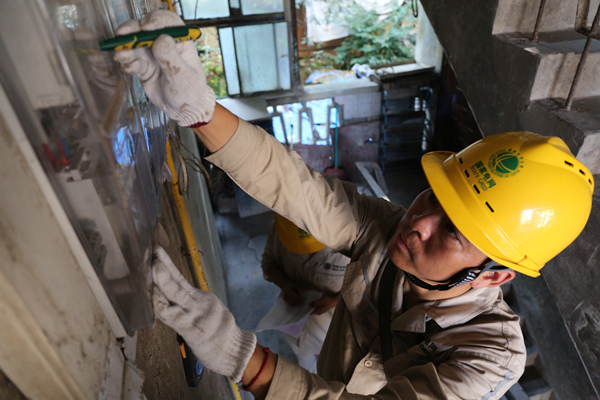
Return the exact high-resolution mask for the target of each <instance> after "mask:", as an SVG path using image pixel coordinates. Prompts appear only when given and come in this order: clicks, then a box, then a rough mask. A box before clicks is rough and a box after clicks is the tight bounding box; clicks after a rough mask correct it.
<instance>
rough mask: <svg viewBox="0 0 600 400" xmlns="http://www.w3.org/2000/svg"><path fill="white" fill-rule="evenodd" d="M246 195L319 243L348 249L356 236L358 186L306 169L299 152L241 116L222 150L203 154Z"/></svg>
mask: <svg viewBox="0 0 600 400" xmlns="http://www.w3.org/2000/svg"><path fill="white" fill-rule="evenodd" d="M207 160H208V161H210V162H212V163H214V164H215V165H217V166H218V167H219V168H221V169H223V170H224V171H225V172H226V173H227V174H228V175H229V176H230V177H231V178H232V180H233V181H234V182H235V183H236V184H238V185H239V186H240V187H241V188H242V189H243V190H244V191H245V192H246V193H248V194H249V195H250V196H252V197H253V198H255V199H256V200H258V201H259V202H261V203H262V204H264V205H265V206H267V207H268V208H270V209H272V210H273V211H275V212H277V213H278V214H281V215H283V216H285V217H287V218H288V219H289V220H290V221H292V222H293V223H295V224H296V225H297V226H299V227H300V228H302V229H304V230H306V231H307V232H310V233H311V234H312V235H313V236H314V237H315V238H316V239H317V240H318V241H320V242H321V243H323V244H325V245H327V246H329V247H331V248H333V249H335V250H337V251H344V252H345V253H347V252H348V250H349V249H350V247H351V246H352V243H353V242H354V240H355V239H356V238H357V236H358V235H359V234H360V229H361V228H360V226H361V221H360V216H359V215H358V209H359V208H360V207H357V203H359V202H361V201H364V197H366V196H363V195H360V194H358V193H357V191H356V187H355V186H354V185H353V184H350V183H348V182H342V181H340V180H338V179H336V178H332V177H326V176H324V175H322V174H321V173H319V172H316V171H314V170H312V169H311V168H309V167H308V166H307V165H306V164H305V163H304V161H303V160H302V159H301V158H300V156H299V155H298V154H297V153H295V152H294V151H292V150H290V149H288V148H287V147H285V146H284V145H283V144H281V143H280V142H278V141H277V139H275V138H274V137H273V136H271V135H269V134H267V133H266V132H265V131H264V130H262V129H261V128H260V127H257V126H254V125H252V124H250V123H248V122H245V121H243V120H240V121H239V126H238V129H237V131H236V132H235V134H234V135H233V137H232V138H231V139H230V140H229V142H227V144H226V145H225V146H223V148H221V149H220V150H219V151H217V152H216V153H214V154H212V155H210V156H209V157H207Z"/></svg>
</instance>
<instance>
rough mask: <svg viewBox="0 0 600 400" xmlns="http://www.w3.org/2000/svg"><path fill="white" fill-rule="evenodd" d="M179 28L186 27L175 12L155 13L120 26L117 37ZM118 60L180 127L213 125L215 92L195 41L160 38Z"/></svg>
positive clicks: (118, 54) (123, 52)
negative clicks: (207, 82)
mask: <svg viewBox="0 0 600 400" xmlns="http://www.w3.org/2000/svg"><path fill="white" fill-rule="evenodd" d="M180 25H185V24H184V22H183V21H182V20H181V18H180V17H179V15H177V14H176V13H174V12H172V11H168V10H155V11H152V12H151V13H150V14H148V15H146V17H144V19H142V20H140V21H138V20H130V21H127V22H125V23H123V24H121V25H120V26H119V27H118V28H117V30H116V31H115V34H116V35H117V36H120V35H127V34H130V33H135V32H139V31H151V30H155V29H162V28H166V27H170V26H180ZM115 60H116V61H117V62H119V63H120V64H121V69H122V70H123V71H125V72H127V73H128V74H130V75H136V76H138V77H139V78H140V82H141V83H142V87H143V88H144V91H145V92H146V95H147V96H148V98H149V99H150V101H152V103H154V105H156V106H157V107H158V108H160V109H161V110H163V111H164V112H165V114H167V116H168V117H169V118H171V119H173V120H175V121H177V122H178V123H179V125H181V126H190V125H197V124H198V123H208V122H210V120H211V118H212V114H213V111H214V109H215V92H213V90H212V89H211V88H210V87H209V86H208V85H207V84H206V75H205V74H204V69H203V68H202V63H201V62H200V57H198V51H197V50H196V45H195V44H194V42H192V41H186V42H182V43H175V41H174V40H173V38H172V37H171V36H169V35H160V36H159V37H158V38H157V39H156V40H155V41H154V44H153V45H152V47H151V48H141V49H133V50H121V51H117V52H116V54H115Z"/></svg>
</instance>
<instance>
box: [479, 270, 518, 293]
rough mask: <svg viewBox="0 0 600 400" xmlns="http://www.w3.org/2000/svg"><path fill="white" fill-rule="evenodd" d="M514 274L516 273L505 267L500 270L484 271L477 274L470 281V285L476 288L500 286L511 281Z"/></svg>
mask: <svg viewBox="0 0 600 400" xmlns="http://www.w3.org/2000/svg"><path fill="white" fill-rule="evenodd" d="M516 275H517V273H516V272H515V271H514V270H512V269H506V270H502V271H486V272H484V273H483V274H481V275H479V276H478V277H477V279H475V280H474V281H473V282H471V287H472V288H474V289H478V288H483V287H495V286H500V285H502V284H503V283H506V282H508V281H512V280H513V279H514V278H515V276H516Z"/></svg>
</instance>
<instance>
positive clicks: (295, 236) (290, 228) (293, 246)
mask: <svg viewBox="0 0 600 400" xmlns="http://www.w3.org/2000/svg"><path fill="white" fill-rule="evenodd" d="M275 230H276V231H277V236H279V239H280V240H281V243H283V245H284V246H285V248H286V249H288V250H289V251H291V252H292V253H296V254H310V253H316V252H317V251H319V250H321V249H323V248H324V247H325V245H324V244H323V243H321V242H319V241H317V239H315V238H314V237H313V236H312V235H311V234H310V233H308V232H306V231H304V230H302V229H300V228H298V227H297V226H296V225H294V223H293V222H291V221H290V220H288V219H286V218H284V217H282V216H281V215H279V214H275Z"/></svg>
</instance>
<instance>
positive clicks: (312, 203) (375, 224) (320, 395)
mask: <svg viewBox="0 0 600 400" xmlns="http://www.w3.org/2000/svg"><path fill="white" fill-rule="evenodd" d="M181 24H182V21H181V20H180V19H179V17H177V16H176V15H175V14H173V13H169V12H167V11H155V12H153V13H151V14H149V15H148V16H147V17H146V18H144V19H143V20H142V21H129V22H127V23H125V24H124V25H122V26H121V27H119V29H118V30H117V34H127V33H132V32H136V31H139V30H150V29H159V28H162V27H165V26H174V25H181ZM115 58H116V59H117V61H119V62H120V63H121V65H122V68H123V70H124V71H125V72H127V73H130V74H135V75H137V76H138V77H139V78H140V81H141V83H142V85H143V87H144V89H145V91H146V93H147V95H148V96H149V98H150V99H151V101H152V102H153V103H155V104H156V105H157V106H158V107H159V108H161V109H162V110H163V111H164V112H165V113H166V114H167V115H168V116H169V117H170V118H171V119H174V120H176V121H177V122H178V123H179V124H180V125H181V126H189V127H191V128H192V129H194V131H195V132H196V134H197V135H198V137H199V138H200V139H201V140H202V142H203V143H204V144H205V146H206V147H207V149H208V150H209V151H210V152H211V153H212V154H211V155H210V156H209V157H208V158H207V159H208V160H209V161H211V162H213V163H214V164H215V165H217V166H219V167H220V168H222V169H223V170H225V171H226V172H227V173H228V174H229V175H230V176H231V177H232V179H233V180H234V181H235V182H237V183H238V184H239V185H240V187H242V188H243V189H244V190H246V191H247V192H248V193H249V194H250V195H252V196H253V197H255V198H256V199H258V200H259V201H261V202H262V203H263V204H265V205H267V206H268V207H270V208H271V209H273V210H274V211H275V212H277V213H278V214H281V215H283V216H285V217H286V218H288V219H289V220H291V221H292V222H293V223H294V224H296V225H297V226H299V227H301V228H302V229H304V230H306V231H308V232H311V234H312V235H313V236H314V237H315V238H316V239H317V240H319V241H320V242H322V243H324V244H326V245H327V246H329V247H332V248H334V249H336V250H338V251H340V252H342V253H343V254H346V255H348V256H349V257H350V258H351V262H350V263H349V264H348V266H347V267H346V275H345V277H344V284H343V287H342V290H341V293H340V297H339V299H338V303H337V306H336V309H335V312H334V316H333V320H332V322H331V326H330V328H329V332H328V333H327V338H326V340H325V343H324V346H323V350H322V352H321V355H320V358H319V364H318V375H316V374H311V373H309V372H308V371H306V370H305V369H303V368H301V367H299V366H297V365H295V364H292V363H290V362H288V361H287V360H285V359H284V358H282V357H277V355H276V354H271V353H270V351H269V350H268V349H266V348H263V347H262V346H260V345H258V344H256V337H255V336H254V335H253V334H251V333H249V332H244V331H242V330H241V329H239V328H238V327H237V325H236V324H235V321H234V319H233V316H232V315H231V313H229V311H228V310H227V309H226V308H225V307H224V306H223V305H222V303H221V302H220V301H219V300H218V299H217V298H216V297H215V296H214V295H213V294H211V293H208V292H202V291H199V290H197V289H195V288H193V287H192V286H191V285H189V284H188V283H187V281H185V279H183V277H182V276H181V274H179V272H178V271H177V269H176V268H175V266H174V265H173V263H172V262H171V260H170V259H169V257H168V256H167V255H166V253H165V252H164V250H162V249H161V248H157V249H156V251H155V254H156V256H157V258H156V260H155V262H154V263H153V268H152V274H153V279H154V285H155V286H154V288H153V302H154V308H155V312H156V315H157V316H158V318H159V319H161V320H162V321H164V322H165V323H166V324H168V325H170V326H171V327H173V328H174V329H175V330H176V331H178V332H179V333H180V334H181V335H182V336H183V337H184V338H185V340H186V342H187V343H188V344H189V345H190V347H191V348H192V350H193V351H194V353H195V354H196V356H198V358H199V359H200V361H201V362H202V364H204V365H205V366H206V367H207V368H208V369H211V370H213V371H215V372H218V373H221V374H224V375H227V376H230V377H231V378H232V379H233V380H235V381H240V382H241V384H242V385H243V386H242V387H243V388H244V389H246V390H249V391H250V392H251V393H252V394H254V396H255V397H256V398H258V399H270V400H283V399H498V398H499V397H501V396H502V394H503V393H504V392H506V390H507V389H508V388H509V387H510V386H511V385H512V384H513V383H515V382H516V381H517V380H518V378H519V376H520V375H521V374H522V372H523V369H524V363H525V346H524V344H523V337H522V334H521V330H520V328H519V323H518V318H517V316H516V315H515V314H514V313H513V312H512V311H511V310H510V309H509V308H508V306H507V305H506V303H505V302H504V301H503V300H502V293H501V291H500V288H499V286H500V285H501V284H503V283H505V282H507V281H510V280H511V279H513V278H514V276H515V274H516V272H520V273H524V274H526V275H529V276H533V277H535V276H537V275H539V270H540V269H541V268H542V267H543V266H544V264H545V263H546V262H547V261H549V260H550V259H551V258H552V257H554V256H555V255H556V254H558V253H559V252H561V251H562V250H563V249H564V248H565V247H567V246H568V245H569V244H570V243H571V242H572V241H573V240H574V239H575V238H576V237H577V236H578V235H579V233H580V232H581V230H582V229H583V227H584V225H585V224H586V221H587V219H588V217H589V213H590V210H591V202H592V192H593V179H592V175H591V174H590V172H589V170H588V169H587V168H586V167H585V166H584V165H583V164H581V163H580V162H579V161H578V160H577V159H576V158H575V157H573V155H572V154H571V153H570V151H569V149H568V148H567V146H566V145H565V143H564V142H563V141H562V140H560V139H558V138H555V137H543V136H540V135H536V134H532V133H527V132H516V133H506V134H499V135H494V136H490V137H486V138H484V139H482V140H480V141H478V142H476V143H475V144H473V145H471V146H469V147H467V148H466V149H464V150H462V151H460V152H458V153H448V152H433V153H428V154H426V155H425V156H424V157H423V159H422V166H423V170H424V172H425V175H426V177H427V179H428V181H429V183H430V185H431V188H430V189H427V190H425V191H423V192H422V193H421V194H419V195H418V196H417V197H416V199H415V200H414V202H413V203H412V204H411V205H410V207H409V208H408V210H405V209H403V208H402V207H399V206H396V205H394V204H391V203H389V202H387V201H385V200H381V199H377V198H372V197H368V196H364V195H360V194H358V193H357V191H356V188H355V187H354V185H352V184H349V183H346V182H342V181H339V180H337V179H335V178H328V177H325V176H323V175H321V174H320V173H317V172H315V171H313V170H311V169H310V168H308V167H307V166H306V165H305V164H304V163H303V162H302V160H301V158H300V157H299V156H298V155H297V154H295V153H294V152H293V151H290V150H289V149H287V148H286V147H285V146H283V145H281V144H280V143H279V142H277V141H276V140H275V139H274V138H273V137H271V136H269V135H268V134H266V133H265V132H264V131H263V130H262V129H260V128H258V127H256V126H253V125H251V124H248V123H247V122H245V121H243V120H240V119H238V118H237V117H236V116H234V115H233V114H231V113H229V112H228V111H227V110H225V109H224V108H222V107H221V106H219V105H217V106H216V107H215V100H214V94H213V93H212V91H211V90H210V89H208V88H207V86H206V81H205V76H204V72H203V71H202V65H201V64H200V61H199V59H198V57H197V55H196V49H195V47H194V45H193V43H179V44H176V43H174V41H173V40H172V39H171V38H170V37H168V36H165V35H162V36H160V37H159V38H158V39H157V40H156V42H155V43H154V45H153V47H152V48H151V49H136V50H132V51H125V52H118V53H117V54H116V56H115Z"/></svg>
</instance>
